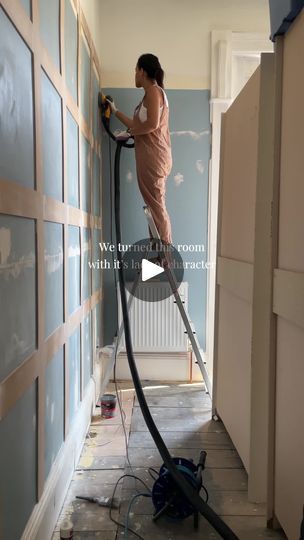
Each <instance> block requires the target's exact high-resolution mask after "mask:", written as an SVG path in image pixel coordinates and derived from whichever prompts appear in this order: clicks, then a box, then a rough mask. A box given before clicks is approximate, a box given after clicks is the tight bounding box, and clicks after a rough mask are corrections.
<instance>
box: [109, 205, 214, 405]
mask: <svg viewBox="0 0 304 540" xmlns="http://www.w3.org/2000/svg"><path fill="white" fill-rule="evenodd" d="M143 209H144V213H145V216H146V218H147V221H148V225H149V229H150V231H151V234H152V236H153V238H154V239H155V240H157V241H158V242H159V245H160V246H162V242H161V238H160V235H159V232H158V230H157V227H156V225H155V221H154V219H153V216H152V213H151V210H150V208H149V207H148V206H144V207H143ZM159 255H160V257H161V258H162V259H163V261H164V262H163V268H164V271H165V273H166V276H167V279H168V282H169V285H170V288H171V291H172V294H173V295H174V298H175V303H176V305H177V307H178V309H179V312H180V315H181V317H182V320H183V323H184V325H185V333H186V334H187V336H188V339H189V341H190V343H191V347H192V351H193V352H194V354H195V358H196V364H197V365H198V367H199V368H200V370H201V373H202V376H203V379H204V383H205V385H206V388H207V392H208V393H209V395H210V397H212V386H211V382H210V379H209V376H208V373H207V371H206V368H205V362H204V360H203V359H202V355H201V352H200V348H199V342H198V339H197V337H196V332H195V329H194V326H193V323H192V321H191V320H190V317H189V315H188V313H187V311H186V310H185V307H184V303H183V301H182V299H181V297H180V295H179V292H178V284H177V282H176V279H175V275H174V273H173V272H172V270H171V269H170V255H168V253H167V252H166V250H165V249H164V250H163V251H162V250H161V249H160V252H159ZM144 257H145V254H144V253H143V255H142V258H144ZM140 276H141V270H139V271H138V272H137V276H136V278H135V280H134V282H133V285H132V289H131V292H130V295H129V298H128V312H129V311H130V309H131V306H132V301H133V298H134V293H135V291H136V289H137V287H138V284H139V281H140ZM123 331H124V323H123V321H122V322H121V324H120V326H119V330H118V333H117V335H116V336H115V338H114V342H113V345H111V346H110V348H111V360H110V362H109V363H108V366H107V369H106V373H105V376H104V379H105V380H106V381H107V382H108V380H109V379H110V376H111V372H112V369H113V366H114V363H115V360H116V356H117V353H118V352H119V342H120V340H121V337H122V335H123ZM107 349H109V347H107Z"/></svg>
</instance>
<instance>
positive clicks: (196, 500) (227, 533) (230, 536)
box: [114, 142, 238, 540]
mask: <svg viewBox="0 0 304 540" xmlns="http://www.w3.org/2000/svg"><path fill="white" fill-rule="evenodd" d="M122 146H123V144H121V143H120V142H117V147H116V152H115V164H114V181H115V191H114V206H115V232H116V242H117V245H118V244H119V243H120V244H121V228H120V170H119V169H120V154H121V148H122ZM117 258H118V261H119V265H118V276H119V287H120V297H121V305H122V314H123V321H124V331H125V343H126V350H127V356H128V362H129V367H130V371H131V375H132V379H133V382H134V386H135V391H136V395H137V399H138V402H139V405H140V408H141V412H142V414H143V417H144V419H145V422H146V424H147V427H148V429H149V431H150V433H151V435H152V438H153V440H154V442H155V444H156V446H157V448H158V451H159V453H160V455H161V457H162V459H163V461H164V463H165V465H166V467H167V469H168V471H169V472H170V474H171V476H172V478H173V479H174V481H175V482H176V484H177V486H178V487H179V488H180V490H181V491H182V492H183V494H184V495H185V497H186V498H187V499H188V501H189V502H190V503H191V504H192V505H193V507H194V508H195V509H196V510H197V511H198V512H200V513H201V514H202V516H204V518H206V519H207V521H208V522H209V523H210V524H211V525H212V527H213V528H214V529H215V530H216V531H217V532H218V533H219V534H220V535H221V537H222V538H223V539H224V540H238V538H237V536H236V535H235V534H234V532H233V531H232V530H231V529H230V528H229V527H228V525H226V523H225V522H224V521H223V520H222V519H221V518H220V517H219V516H218V515H217V514H216V513H215V512H214V511H213V510H212V508H210V506H209V505H208V504H207V503H206V502H205V501H204V500H203V499H202V498H201V497H200V496H199V494H198V492H197V491H196V490H195V489H193V487H192V486H191V485H190V484H189V483H188V482H187V480H186V479H185V478H184V476H183V475H182V474H181V473H180V472H179V470H178V469H177V467H176V466H175V464H174V462H173V460H172V458H171V455H170V453H169V450H168V448H167V447H166V445H165V443H164V441H163V439H162V437H161V435H160V433H159V431H158V429H157V427H156V425H155V422H154V420H153V418H152V415H151V413H150V410H149V407H148V405H147V402H146V398H145V395H144V392H143V389H142V386H141V381H140V377H139V374H138V371H137V367H136V363H135V359H134V355H133V347H132V340H131V332H130V322H129V315H128V307H127V297H126V289H125V279H124V273H123V265H122V252H121V251H120V250H117Z"/></svg>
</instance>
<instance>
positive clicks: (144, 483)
mask: <svg viewBox="0 0 304 540" xmlns="http://www.w3.org/2000/svg"><path fill="white" fill-rule="evenodd" d="M123 478H134V479H135V480H138V481H139V482H141V483H142V484H143V485H144V486H145V488H146V489H147V491H148V494H149V496H152V493H151V489H150V487H149V486H148V484H146V482H145V481H144V480H142V479H141V478H139V477H138V476H135V475H134V474H123V475H122V476H121V477H120V478H118V480H117V482H116V484H115V487H114V491H113V495H112V498H111V504H110V511H109V517H110V520H111V521H113V523H115V524H116V525H118V527H122V528H123V529H125V527H126V524H124V523H120V522H119V521H117V520H116V519H114V518H113V516H112V510H113V508H112V501H113V500H114V497H115V493H116V490H117V487H118V484H119V482H120V481H121V480H123ZM137 495H138V493H137ZM128 531H129V532H131V533H132V534H134V535H135V536H136V537H137V538H139V539H140V540H144V538H143V537H142V536H140V534H138V533H137V532H136V531H134V530H133V529H131V528H130V527H128Z"/></svg>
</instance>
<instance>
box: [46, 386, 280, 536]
mask: <svg viewBox="0 0 304 540" xmlns="http://www.w3.org/2000/svg"><path fill="white" fill-rule="evenodd" d="M119 388H121V392H120V395H121V398H122V402H123V410H124V418H125V425H126V429H127V434H128V438H129V441H128V454H129V460H130V463H131V466H132V471H133V473H134V474H135V475H137V476H138V477H140V478H142V479H143V480H144V481H145V482H146V483H147V484H148V485H149V486H150V487H152V486H153V479H152V477H151V476H150V474H149V471H148V468H149V467H152V468H155V469H159V467H160V465H161V464H162V460H161V458H160V456H159V454H158V451H157V450H156V447H155V444H154V442H153V440H152V438H151V436H150V434H149V432H148V430H147V427H146V425H145V422H144V419H143V417H142V414H141V410H140V408H139V406H138V402H137V399H136V398H135V399H134V390H133V385H132V384H131V383H126V382H124V383H120V384H119ZM108 391H113V385H110V386H109V388H108ZM145 394H146V397H147V401H148V405H149V407H150V410H151V413H152V416H153V417H154V420H155V422H156V425H157V427H158V429H159V431H160V432H161V435H162V437H163V439H164V440H165V442H166V444H167V447H168V448H169V450H170V453H171V455H172V456H178V457H185V458H187V459H193V460H194V463H197V462H198V458H199V453H200V451H201V450H203V449H204V450H206V452H207V460H206V469H205V471H204V473H203V484H204V486H205V487H206V488H207V490H208V492H209V503H210V506H211V507H212V508H213V509H214V510H215V511H216V512H217V513H218V514H219V515H220V516H221V517H222V519H223V520H224V521H225V522H226V523H227V524H228V525H229V527H231V529H232V530H233V531H234V532H235V534H236V535H237V536H238V538H239V539H240V540H259V539H263V538H285V535H284V534H283V533H282V532H279V531H272V530H269V529H267V528H266V527H265V507H264V505H262V504H253V503H250V502H248V498H247V474H246V472H245V470H244V467H243V465H242V462H241V460H240V458H239V456H238V454H237V452H236V450H235V448H234V446H233V444H232V442H231V439H230V437H229V436H228V434H227V432H226V431H225V428H224V426H223V424H222V423H221V422H215V421H213V420H212V419H211V401H210V398H209V396H208V395H207V394H206V393H205V391H204V386H203V385H202V384H192V385H191V384H187V385H186V384H184V385H182V384H173V383H168V384H166V383H160V384H159V385H158V383H153V386H151V383H147V386H146V387H145ZM130 472H131V471H130V467H129V466H128V464H127V463H126V449H125V439H124V432H123V426H122V423H121V419H120V415H119V411H118V410H117V415H116V417H115V418H114V419H110V420H104V419H103V420H102V419H101V418H100V416H96V417H95V418H94V419H93V421H92V424H91V428H90V431H89V433H88V436H87V440H86V444H85V447H84V449H83V453H82V456H81V459H80V461H79V464H78V467H77V470H76V472H75V474H74V478H73V480H72V482H71V485H70V488H69V492H68V495H67V498H66V501H65V504H64V507H63V509H62V513H61V516H60V519H59V521H58V524H57V527H56V529H55V532H54V536H53V540H58V539H59V528H60V522H61V520H62V519H64V517H66V516H69V517H70V518H71V520H72V522H73V524H74V540H78V539H83V540H84V539H86V540H93V539H96V538H100V539H102V540H115V539H116V538H117V539H119V538H122V537H123V536H124V531H123V529H122V528H121V527H117V525H116V524H115V523H113V522H112V521H111V520H110V518H109V509H107V508H101V507H100V506H98V505H96V504H94V503H89V502H85V501H80V500H77V499H75V497H76V495H85V496H112V494H113V490H114V487H115V484H116V482H117V481H118V479H119V478H120V477H121V476H122V475H123V474H125V473H130ZM138 491H146V489H145V488H144V486H141V485H140V483H139V482H137V483H136V484H135V481H134V480H133V479H131V478H124V479H123V480H122V481H121V482H120V483H119V484H118V489H117V492H116V496H117V497H119V499H120V501H121V502H120V508H119V510H115V511H113V517H114V519H116V520H117V521H120V522H121V523H124V522H125V515H126V511H127V509H128V505H129V501H130V499H131V497H132V496H133V495H134V494H135V493H136V492H138ZM201 494H202V497H203V496H204V492H203V491H202V492H201ZM153 511H154V508H153V505H152V501H151V499H150V498H139V499H137V501H136V502H135V503H134V505H133V507H132V512H131V514H130V523H129V524H130V527H131V528H133V529H134V530H135V531H136V532H137V533H138V535H140V536H141V537H142V538H144V539H145V540H161V539H163V540H170V539H174V540H175V539H176V540H182V539H185V538H187V539H189V540H190V539H192V538H193V539H197V538H204V539H205V540H208V539H209V540H211V539H212V540H216V539H219V538H220V536H219V535H218V534H217V533H216V532H215V531H214V530H213V528H212V527H211V526H210V525H209V523H208V522H207V521H206V520H205V519H204V518H203V517H201V518H200V523H199V530H198V532H197V531H195V530H194V528H193V518H192V517H190V518H188V519H186V520H184V521H182V522H170V521H168V520H167V519H166V518H164V517H163V518H161V519H159V521H157V522H156V523H154V522H153V521H152V514H153ZM128 538H130V539H132V540H133V539H135V538H136V536H134V535H133V534H132V533H129V534H128Z"/></svg>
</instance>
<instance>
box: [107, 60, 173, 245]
mask: <svg viewBox="0 0 304 540" xmlns="http://www.w3.org/2000/svg"><path fill="white" fill-rule="evenodd" d="M163 81H164V71H163V69H162V67H161V65H160V63H159V60H158V58H157V56H155V55H154V54H142V55H141V56H140V57H139V59H138V61H137V64H136V68H135V86H136V88H143V89H144V91H145V95H144V97H143V99H142V101H141V102H140V103H139V105H138V106H137V107H136V109H135V111H134V116H133V118H129V117H128V116H126V115H125V114H124V113H122V112H121V111H119V110H118V109H117V107H116V106H115V103H114V102H111V101H109V104H110V106H111V110H112V113H114V114H115V116H116V117H117V118H118V119H119V120H120V121H121V122H122V123H123V124H124V125H125V126H127V128H129V131H130V134H131V135H132V136H133V137H134V145H135V159H136V172H137V180H138V186H139V189H140V192H141V194H142V196H143V199H144V201H145V203H146V204H147V206H148V207H149V208H150V210H151V213H152V216H153V219H154V221H155V225H156V227H157V230H158V232H159V235H160V238H161V240H162V242H163V243H164V244H171V243H172V236H171V223H170V218H169V215H168V212H167V209H166V203H165V194H166V180H167V177H168V175H169V174H170V171H171V168H172V155H171V141H170V132H169V104H168V99H167V96H166V94H165V92H164V83H163Z"/></svg>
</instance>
